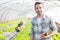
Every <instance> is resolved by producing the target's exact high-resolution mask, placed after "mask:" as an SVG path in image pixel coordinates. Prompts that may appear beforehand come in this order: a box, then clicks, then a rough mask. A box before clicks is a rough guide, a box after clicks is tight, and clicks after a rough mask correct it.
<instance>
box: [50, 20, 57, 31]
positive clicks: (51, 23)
mask: <svg viewBox="0 0 60 40" xmlns="http://www.w3.org/2000/svg"><path fill="white" fill-rule="evenodd" d="M50 29H51V30H52V31H53V30H57V27H56V24H55V23H54V22H53V21H52V20H50Z"/></svg>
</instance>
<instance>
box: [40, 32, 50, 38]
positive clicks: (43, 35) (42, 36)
mask: <svg viewBox="0 0 60 40" xmlns="http://www.w3.org/2000/svg"><path fill="white" fill-rule="evenodd" d="M48 37H50V36H49V35H48V34H47V33H46V34H42V35H41V39H43V38H48Z"/></svg>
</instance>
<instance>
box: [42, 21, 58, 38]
mask: <svg viewBox="0 0 60 40" xmlns="http://www.w3.org/2000/svg"><path fill="white" fill-rule="evenodd" d="M49 25H50V29H51V32H47V33H46V35H42V37H41V38H48V37H51V36H52V35H54V34H56V32H57V27H56V25H55V23H53V21H52V20H51V21H50V24H49Z"/></svg>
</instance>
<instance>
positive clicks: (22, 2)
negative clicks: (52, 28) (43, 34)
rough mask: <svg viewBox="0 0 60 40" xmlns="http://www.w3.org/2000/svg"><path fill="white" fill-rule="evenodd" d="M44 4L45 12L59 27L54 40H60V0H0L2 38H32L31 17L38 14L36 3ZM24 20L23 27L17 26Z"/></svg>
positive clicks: (0, 39) (19, 39)
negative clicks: (18, 28) (35, 7)
mask: <svg viewBox="0 0 60 40" xmlns="http://www.w3.org/2000/svg"><path fill="white" fill-rule="evenodd" d="M37 1H40V2H42V3H43V5H44V14H45V15H47V16H49V17H50V18H51V19H52V20H53V22H54V23H55V24H56V27H57V28H58V32H57V33H56V34H55V35H53V36H52V40H60V0H0V40H30V36H29V33H30V28H31V19H32V18H33V17H35V16H36V15H37V14H36V12H35V10H34V3H35V2H37ZM20 22H23V23H22V24H23V29H22V30H21V31H19V32H16V27H17V26H20V25H19V23H20Z"/></svg>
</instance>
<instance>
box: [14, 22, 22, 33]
mask: <svg viewBox="0 0 60 40" xmlns="http://www.w3.org/2000/svg"><path fill="white" fill-rule="evenodd" d="M22 25H23V22H22V21H21V22H20V23H19V24H18V26H17V27H16V28H15V30H16V31H17V32H19V31H21V30H22V29H23V27H22Z"/></svg>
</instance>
